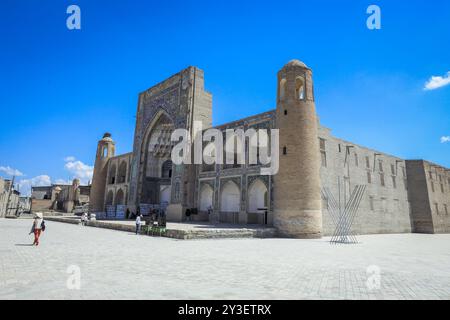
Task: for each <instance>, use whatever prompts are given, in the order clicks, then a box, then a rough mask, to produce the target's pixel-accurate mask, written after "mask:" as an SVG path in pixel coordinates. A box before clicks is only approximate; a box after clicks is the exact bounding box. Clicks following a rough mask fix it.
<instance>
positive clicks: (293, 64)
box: [285, 59, 308, 68]
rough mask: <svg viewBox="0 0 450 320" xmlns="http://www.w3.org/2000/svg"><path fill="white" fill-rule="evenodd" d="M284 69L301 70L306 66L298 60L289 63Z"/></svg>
mask: <svg viewBox="0 0 450 320" xmlns="http://www.w3.org/2000/svg"><path fill="white" fill-rule="evenodd" d="M285 67H302V68H308V66H307V65H306V64H304V63H303V62H301V61H300V60H297V59H294V60H291V61H289V62H288V63H287V64H286V65H285Z"/></svg>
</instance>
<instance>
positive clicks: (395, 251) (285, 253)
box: [0, 219, 450, 299]
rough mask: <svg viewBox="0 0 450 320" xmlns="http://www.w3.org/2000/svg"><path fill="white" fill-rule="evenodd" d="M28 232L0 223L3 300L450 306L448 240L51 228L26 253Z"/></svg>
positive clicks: (19, 224) (23, 223) (26, 224)
mask: <svg viewBox="0 0 450 320" xmlns="http://www.w3.org/2000/svg"><path fill="white" fill-rule="evenodd" d="M30 224H31V221H30V220H7V219H0V299H58V298H59V299H79V298H82V299H110V298H115V299H317V298H319V299H450V235H411V234H406V235H379V236H364V237H360V238H359V239H360V240H361V242H362V243H361V244H358V245H351V246H332V245H330V244H329V243H328V242H327V241H326V239H323V240H283V239H265V240H262V239H245V240H244V239H242V240H190V241H182V240H181V241H180V240H173V239H166V238H151V237H145V236H135V235H134V234H131V233H127V232H120V231H113V230H106V229H98V228H90V227H81V226H76V225H70V224H64V223H58V222H47V228H48V230H47V232H46V233H45V234H44V236H43V237H42V243H41V246H39V247H32V246H29V245H28V244H30V243H31V242H32V238H31V236H28V231H29V228H30ZM78 268H79V270H80V278H81V283H80V289H79V290H77V282H76V280H77V278H78V277H77V270H78ZM378 271H379V276H378V274H377V272H378ZM68 285H69V286H68Z"/></svg>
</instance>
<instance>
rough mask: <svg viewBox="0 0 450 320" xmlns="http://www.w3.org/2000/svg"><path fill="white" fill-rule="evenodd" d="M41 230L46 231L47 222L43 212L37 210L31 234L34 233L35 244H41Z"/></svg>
mask: <svg viewBox="0 0 450 320" xmlns="http://www.w3.org/2000/svg"><path fill="white" fill-rule="evenodd" d="M41 231H45V222H44V218H43V215H42V213H41V212H37V213H35V215H34V220H33V226H32V227H31V231H30V234H32V233H34V242H33V245H36V246H38V245H39V237H40V236H41Z"/></svg>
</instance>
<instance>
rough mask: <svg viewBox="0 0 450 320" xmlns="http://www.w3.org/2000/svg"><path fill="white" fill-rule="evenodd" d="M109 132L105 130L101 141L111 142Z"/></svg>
mask: <svg viewBox="0 0 450 320" xmlns="http://www.w3.org/2000/svg"><path fill="white" fill-rule="evenodd" d="M111 136H112V135H111V133H109V132H106V133H105V134H104V135H103V138H102V141H105V142H113V139H112V138H111Z"/></svg>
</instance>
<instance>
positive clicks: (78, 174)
mask: <svg viewBox="0 0 450 320" xmlns="http://www.w3.org/2000/svg"><path fill="white" fill-rule="evenodd" d="M64 168H65V169H66V170H67V171H69V172H70V173H71V174H72V177H73V178H74V179H75V178H78V179H80V182H81V184H88V182H89V181H91V180H92V175H93V174H94V167H93V166H89V165H87V164H84V163H83V162H81V161H79V160H76V159H75V157H67V158H66V164H65V165H64Z"/></svg>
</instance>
